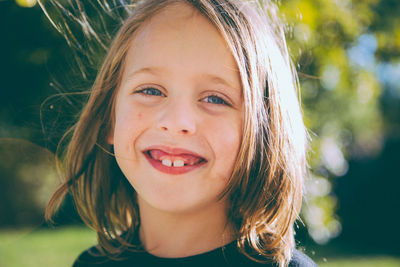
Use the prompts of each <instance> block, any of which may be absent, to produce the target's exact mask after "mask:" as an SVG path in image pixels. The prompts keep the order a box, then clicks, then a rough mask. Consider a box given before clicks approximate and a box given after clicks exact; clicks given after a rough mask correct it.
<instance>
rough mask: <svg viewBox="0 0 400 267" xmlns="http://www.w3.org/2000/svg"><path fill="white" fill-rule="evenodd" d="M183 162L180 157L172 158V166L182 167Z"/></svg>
mask: <svg viewBox="0 0 400 267" xmlns="http://www.w3.org/2000/svg"><path fill="white" fill-rule="evenodd" d="M184 165H185V163H184V162H183V160H181V159H176V160H174V167H183V166H184Z"/></svg>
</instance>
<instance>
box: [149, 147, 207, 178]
mask: <svg viewBox="0 0 400 267" xmlns="http://www.w3.org/2000/svg"><path fill="white" fill-rule="evenodd" d="M143 154H144V155H145V157H146V159H147V160H148V161H149V162H150V164H151V165H152V166H153V167H154V168H155V169H157V170H159V171H161V172H164V173H168V174H183V173H186V172H189V171H192V170H194V169H197V168H199V167H201V166H203V165H204V164H205V163H207V160H206V159H205V158H203V157H201V156H199V155H197V154H195V153H192V152H190V151H187V150H182V149H169V148H150V149H146V150H145V151H143Z"/></svg>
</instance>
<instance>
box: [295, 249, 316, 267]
mask: <svg viewBox="0 0 400 267" xmlns="http://www.w3.org/2000/svg"><path fill="white" fill-rule="evenodd" d="M316 266H318V265H317V264H316V263H315V262H314V261H313V260H312V259H310V257H308V256H307V255H306V254H304V253H302V252H300V251H298V250H297V249H295V250H293V255H292V258H291V260H290V262H289V267H316Z"/></svg>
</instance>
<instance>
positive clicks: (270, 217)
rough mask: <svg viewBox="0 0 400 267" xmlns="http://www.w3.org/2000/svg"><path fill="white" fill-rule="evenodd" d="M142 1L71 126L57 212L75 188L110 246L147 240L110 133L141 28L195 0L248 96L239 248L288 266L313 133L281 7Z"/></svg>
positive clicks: (238, 177) (234, 201)
mask: <svg viewBox="0 0 400 267" xmlns="http://www.w3.org/2000/svg"><path fill="white" fill-rule="evenodd" d="M137 2H138V3H135V4H133V5H132V6H134V8H133V9H132V12H131V14H130V15H129V16H128V18H127V19H126V20H125V22H124V23H123V25H122V26H121V28H120V30H119V31H118V33H117V35H116V37H115V38H114V40H113V43H112V44H111V47H110V49H109V51H108V53H107V56H106V58H105V60H104V63H103V65H102V67H101V69H100V71H99V73H98V75H97V78H96V80H95V83H94V85H93V87H92V90H91V93H90V97H89V100H88V103H87V104H86V106H85V107H84V109H83V111H82V113H81V115H80V118H79V120H78V122H77V123H76V125H75V126H74V127H73V128H72V129H71V130H70V132H72V133H73V134H72V138H71V140H70V142H69V145H68V149H67V152H66V156H65V170H64V173H65V181H64V183H63V184H62V185H61V187H60V188H59V189H58V190H57V191H56V192H55V193H54V195H53V197H52V199H51V200H50V202H49V205H48V207H47V210H46V217H47V219H50V218H51V216H52V215H53V214H54V213H55V212H56V210H57V209H58V207H59V205H60V203H61V201H62V199H63V198H64V196H65V194H66V193H67V192H68V191H70V192H71V193H72V195H73V197H74V200H75V203H76V207H77V210H78V212H79V214H80V216H81V217H82V219H83V220H84V221H85V223H86V224H88V225H89V226H90V227H92V228H93V229H95V230H96V232H97V235H98V241H99V245H100V247H101V248H102V249H103V251H104V252H105V253H107V254H109V255H117V254H119V253H121V252H122V251H123V249H125V248H131V249H141V246H140V244H133V243H132V242H133V240H134V237H135V235H136V234H137V230H138V228H139V225H140V219H139V216H138V214H139V213H138V205H137V202H136V192H135V190H134V189H133V188H132V186H131V185H130V184H129V182H127V179H126V178H125V177H124V175H123V174H122V172H121V171H120V170H119V167H118V166H117V163H116V160H115V158H114V157H113V156H112V154H110V153H106V152H107V151H111V150H112V147H111V145H109V144H108V143H107V141H106V137H107V136H108V134H109V131H110V130H111V129H112V128H113V119H114V118H113V117H114V100H115V95H116V92H117V90H118V87H119V82H120V80H121V75H122V69H123V67H124V59H125V56H126V53H127V50H128V49H129V47H130V43H131V40H132V38H134V34H135V32H136V30H137V29H138V28H139V27H140V26H141V25H142V24H143V23H144V22H145V21H146V20H148V19H149V18H150V17H152V16H154V15H155V14H157V12H160V11H161V10H162V9H163V8H165V7H166V6H169V5H171V4H173V3H178V2H186V3H189V4H190V5H192V6H193V7H194V8H195V9H196V10H198V11H199V12H200V13H201V14H203V15H204V16H205V17H206V18H207V19H208V20H209V21H210V22H211V23H212V24H213V25H214V26H215V27H216V28H217V29H218V30H219V32H220V34H221V35H222V36H223V38H224V39H225V41H226V43H227V45H228V47H229V48H230V50H231V52H232V55H233V56H234V58H235V60H236V63H237V65H238V69H239V72H240V78H241V83H242V84H241V85H242V90H243V99H244V103H245V119H244V126H243V141H242V144H241V147H240V149H239V152H238V156H237V160H236V164H235V166H234V169H233V172H232V175H231V178H230V180H229V184H228V186H227V188H226V190H225V191H224V192H223V196H228V199H229V203H230V209H229V215H228V216H229V218H228V219H229V220H230V222H232V224H233V225H234V227H235V228H236V229H235V230H236V232H237V236H236V239H237V243H238V247H239V248H240V249H241V251H242V253H243V254H245V255H247V256H248V257H250V258H252V259H254V260H257V261H258V260H271V261H275V262H278V263H279V264H280V265H281V266H285V265H287V264H288V262H289V260H290V257H291V253H292V249H293V248H294V230H293V224H294V221H295V220H296V218H297V217H298V214H299V211H300V207H301V201H302V184H303V182H302V180H303V177H304V176H305V171H306V168H305V166H306V161H305V150H306V143H307V140H306V139H307V138H306V130H305V127H304V124H303V121H302V115H301V110H300V105H299V101H298V95H297V92H298V82H297V76H296V72H295V71H294V68H293V66H292V63H291V61H290V58H289V55H288V51H287V47H286V42H285V36H284V28H283V24H282V22H281V21H280V19H279V17H278V9H277V7H276V6H275V5H274V4H273V3H272V2H271V1H261V0H260V1H236V0H147V1H137ZM68 134H69V133H67V134H66V136H68ZM121 233H123V235H121Z"/></svg>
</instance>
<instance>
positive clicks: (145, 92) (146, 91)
mask: <svg viewBox="0 0 400 267" xmlns="http://www.w3.org/2000/svg"><path fill="white" fill-rule="evenodd" d="M136 93H139V94H143V95H146V96H163V95H164V94H163V93H162V92H161V91H160V90H158V89H156V88H153V87H149V88H144V89H142V90H139V91H137V92H136Z"/></svg>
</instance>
